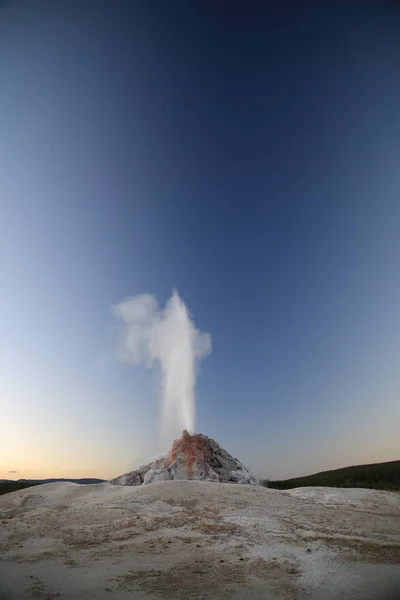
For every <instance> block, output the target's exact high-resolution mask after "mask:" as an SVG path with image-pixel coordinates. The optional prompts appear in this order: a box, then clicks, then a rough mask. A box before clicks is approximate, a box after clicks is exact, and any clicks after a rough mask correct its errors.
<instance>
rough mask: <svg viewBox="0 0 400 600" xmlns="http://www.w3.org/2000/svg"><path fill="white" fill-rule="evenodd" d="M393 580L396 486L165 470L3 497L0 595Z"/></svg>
mask: <svg viewBox="0 0 400 600" xmlns="http://www.w3.org/2000/svg"><path fill="white" fill-rule="evenodd" d="M396 585H397V586H398V587H397V589H400V494H398V493H389V492H380V491H376V490H361V489H357V490H355V489H331V488H302V489H296V490H291V491H287V492H281V491H276V490H269V489H266V488H262V487H255V486H245V485H243V486H241V485H233V484H220V483H210V482H205V481H201V482H196V481H168V482H163V483H153V484H151V485H146V486H141V487H122V486H113V485H111V484H108V483H104V484H100V485H87V486H81V485H77V484H73V483H55V484H47V485H40V486H37V487H33V488H28V489H25V490H22V491H20V492H14V493H13V494H7V495H5V496H2V497H0V599H1V600H19V599H25V598H41V599H43V600H51V599H53V598H60V599H67V598H69V599H70V598H71V599H72V598H74V599H75V598H76V599H78V598H79V599H81V598H82V599H85V600H86V599H88V600H90V599H96V600H102V599H103V598H104V599H108V598H109V599H110V600H111V599H113V600H114V599H117V600H124V599H128V598H129V599H133V598H134V599H137V600H144V599H147V600H151V599H153V600H156V599H165V598H166V599H168V598H171V599H177V600H180V599H186V598H196V599H206V598H207V599H208V598H210V599H211V598H213V599H219V598H230V599H232V600H239V599H254V600H257V599H259V600H266V599H271V600H272V599H273V600H283V599H285V600H286V599H287V600H289V599H293V600H297V599H299V600H301V599H303V598H304V599H308V598H309V599H315V600H331V599H332V600H333V599H335V600H336V599H340V600H345V599H347V598H352V599H356V600H357V599H365V600H372V599H375V598H377V599H379V600H381V599H382V600H392V598H393V599H394V598H396V599H397V596H396V595H394V590H395V589H396ZM399 598H400V595H399Z"/></svg>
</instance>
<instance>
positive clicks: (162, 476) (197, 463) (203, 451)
mask: <svg viewBox="0 0 400 600" xmlns="http://www.w3.org/2000/svg"><path fill="white" fill-rule="evenodd" d="M171 479H177V480H185V479H194V480H201V479H204V480H206V481H215V482H220V483H240V484H249V485H258V484H259V482H258V480H257V479H256V478H255V477H254V476H253V475H252V474H251V473H250V471H248V469H247V468H246V467H245V466H244V465H243V464H242V463H241V462H239V460H238V459H237V458H233V457H232V456H231V455H230V454H229V453H228V452H227V451H226V450H224V449H223V448H222V447H221V446H220V445H219V444H218V443H217V442H215V441H214V440H212V439H210V438H208V437H207V436H205V435H203V434H201V433H198V434H194V435H190V434H189V433H188V432H187V431H186V430H185V431H184V432H183V433H182V437H181V438H180V439H178V440H175V441H174V442H173V444H172V448H171V449H170V451H169V452H168V454H167V455H166V456H163V457H161V458H158V459H157V460H155V461H154V462H152V463H150V464H148V465H145V466H143V467H139V469H136V470H135V471H131V472H130V473H125V474H124V475H120V476H119V477H116V478H115V479H112V480H111V483H113V484H115V485H142V484H144V483H153V482H155V481H168V480H171Z"/></svg>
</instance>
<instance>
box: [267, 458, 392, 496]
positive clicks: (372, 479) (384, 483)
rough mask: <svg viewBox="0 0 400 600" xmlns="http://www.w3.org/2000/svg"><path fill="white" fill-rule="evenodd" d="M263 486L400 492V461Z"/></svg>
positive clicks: (271, 482) (349, 468) (274, 482)
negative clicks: (368, 489) (358, 488)
mask: <svg viewBox="0 0 400 600" xmlns="http://www.w3.org/2000/svg"><path fill="white" fill-rule="evenodd" d="M261 484H262V485H263V486H265V487H270V488H274V489H276V490H289V489H291V488H296V487H307V486H325V487H347V488H357V487H360V488H370V489H376V490H388V491H400V460H394V461H392V462H385V463H377V464H373V465H359V466H357V467H345V468H343V469H336V470H334V471H323V472H322V473H315V474H314V475H307V476H306V477H296V478H294V479H286V480H283V481H270V480H269V479H263V480H262V481H261Z"/></svg>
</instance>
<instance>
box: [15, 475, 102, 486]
mask: <svg viewBox="0 0 400 600" xmlns="http://www.w3.org/2000/svg"><path fill="white" fill-rule="evenodd" d="M18 481H20V482H24V483H25V482H26V483H57V482H58V481H71V482H72V483H80V484H81V485H88V484H91V483H104V482H105V479H96V478H94V477H83V478H81V479H68V478H67V479H66V478H61V479H57V478H55V479H18Z"/></svg>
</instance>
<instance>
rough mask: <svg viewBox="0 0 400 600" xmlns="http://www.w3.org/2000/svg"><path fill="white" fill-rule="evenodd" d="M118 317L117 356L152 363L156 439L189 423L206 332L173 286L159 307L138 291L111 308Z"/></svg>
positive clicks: (206, 351)
mask: <svg viewBox="0 0 400 600" xmlns="http://www.w3.org/2000/svg"><path fill="white" fill-rule="evenodd" d="M112 312H113V313H114V315H116V316H117V317H119V318H120V319H122V320H123V328H122V339H121V344H120V358H121V359H122V360H124V361H126V362H129V363H131V364H134V365H138V364H140V363H144V364H145V365H146V366H147V367H152V366H154V365H155V364H156V365H157V366H158V368H159V370H160V376H161V438H162V443H167V442H168V443H169V442H170V440H171V439H173V438H174V437H175V436H176V434H177V432H178V431H179V432H180V431H182V429H186V430H187V431H189V432H190V433H193V432H194V427H195V383H196V361H199V360H200V359H201V358H203V357H204V356H206V355H207V354H209V353H210V352H211V336H210V335H209V334H208V333H201V332H200V331H199V330H198V329H196V327H195V326H194V323H193V321H192V319H191V318H190V315H189V312H188V310H187V308H186V306H185V304H184V302H182V300H181V298H180V297H179V294H178V292H177V291H176V290H174V291H173V293H172V296H171V298H170V299H169V301H168V302H167V304H166V306H165V308H164V310H160V309H159V308H158V304H157V300H156V298H155V297H154V296H151V295H149V294H143V295H139V296H134V297H131V298H128V299H126V300H124V301H123V302H121V303H120V304H117V305H115V306H113V307H112Z"/></svg>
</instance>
